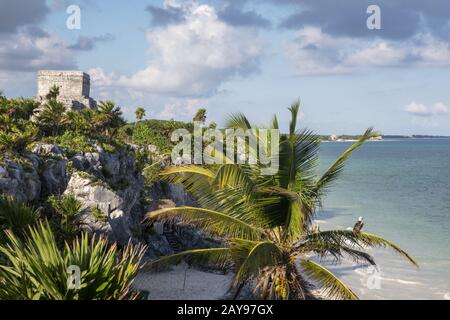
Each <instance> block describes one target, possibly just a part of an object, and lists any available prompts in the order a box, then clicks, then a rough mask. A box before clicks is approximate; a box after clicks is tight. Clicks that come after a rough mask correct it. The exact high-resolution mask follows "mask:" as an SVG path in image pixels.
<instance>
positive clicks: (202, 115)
mask: <svg viewBox="0 0 450 320" xmlns="http://www.w3.org/2000/svg"><path fill="white" fill-rule="evenodd" d="M192 120H193V121H200V122H202V123H205V121H206V109H203V108H202V109H198V111H197V113H196V114H195V116H194V118H193V119H192Z"/></svg>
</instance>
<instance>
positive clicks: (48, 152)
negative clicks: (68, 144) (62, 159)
mask: <svg viewBox="0 0 450 320" xmlns="http://www.w3.org/2000/svg"><path fill="white" fill-rule="evenodd" d="M31 152H32V153H35V154H38V155H43V156H57V155H63V154H64V153H66V152H67V150H66V149H64V148H61V147H59V146H57V145H54V144H50V143H40V142H39V143H35V144H34V146H33V149H32V150H31Z"/></svg>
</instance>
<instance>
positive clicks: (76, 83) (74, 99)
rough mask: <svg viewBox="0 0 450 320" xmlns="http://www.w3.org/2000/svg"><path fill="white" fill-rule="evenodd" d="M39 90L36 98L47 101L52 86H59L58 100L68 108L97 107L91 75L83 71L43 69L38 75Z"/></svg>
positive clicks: (42, 101)
mask: <svg viewBox="0 0 450 320" xmlns="http://www.w3.org/2000/svg"><path fill="white" fill-rule="evenodd" d="M37 82H38V92H37V96H36V100H37V101H39V102H41V103H45V102H46V100H47V99H46V95H47V94H48V93H49V91H50V88H51V87H52V86H55V85H56V86H58V87H59V96H58V101H59V102H61V103H63V104H64V105H65V106H66V107H67V108H68V109H71V110H81V109H84V108H91V109H96V108H97V103H96V101H95V100H94V99H92V98H91V97H90V96H89V95H90V77H89V75H88V74H86V73H84V72H81V71H54V70H41V71H39V72H38V76H37Z"/></svg>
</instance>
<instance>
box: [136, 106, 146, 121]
mask: <svg viewBox="0 0 450 320" xmlns="http://www.w3.org/2000/svg"><path fill="white" fill-rule="evenodd" d="M135 115H136V119H137V120H138V121H141V120H142V119H144V117H145V109H144V108H142V107H139V108H137V109H136V112H135Z"/></svg>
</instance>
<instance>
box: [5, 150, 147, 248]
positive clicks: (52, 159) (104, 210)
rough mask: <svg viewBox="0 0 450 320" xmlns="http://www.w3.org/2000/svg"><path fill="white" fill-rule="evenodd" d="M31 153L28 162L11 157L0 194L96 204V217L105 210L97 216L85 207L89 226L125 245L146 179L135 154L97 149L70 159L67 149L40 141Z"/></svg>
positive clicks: (22, 199)
mask: <svg viewBox="0 0 450 320" xmlns="http://www.w3.org/2000/svg"><path fill="white" fill-rule="evenodd" d="M32 151H33V153H30V154H28V155H27V156H26V158H25V160H27V161H26V165H25V164H19V163H16V162H14V161H9V160H4V161H3V164H1V165H0V194H6V195H10V196H13V197H14V198H15V199H16V200H17V201H18V202H40V201H45V199H46V198H47V197H48V196H49V195H59V194H63V193H65V194H73V195H74V196H75V197H76V198H77V199H78V200H79V201H80V202H81V203H82V205H83V207H84V208H85V209H94V208H95V210H94V211H96V213H97V215H98V214H99V212H100V213H101V214H102V219H98V217H96V216H95V214H94V213H93V210H86V211H85V212H86V213H85V215H84V217H83V222H84V228H85V229H86V230H88V231H90V232H96V233H99V232H101V233H106V234H107V235H108V236H109V237H110V238H111V239H112V240H114V241H119V242H121V243H126V242H128V241H129V239H130V238H133V232H132V229H133V227H134V226H136V225H139V224H140V220H139V219H136V217H135V215H133V214H132V210H133V207H134V206H135V204H136V203H137V201H138V200H139V197H140V194H141V191H142V188H143V183H144V182H143V177H142V176H141V174H140V173H139V172H138V170H137V168H136V163H135V159H134V157H133V156H132V155H131V154H129V153H127V152H126V151H124V152H117V153H106V152H104V151H103V150H101V149H100V148H98V152H95V153H85V154H77V155H75V156H74V157H71V158H67V157H66V151H65V150H64V149H62V148H59V147H57V146H54V145H51V144H36V145H35V146H34V148H33V150H32ZM69 164H70V165H69ZM97 209H98V210H97ZM103 218H105V219H103ZM103 220H106V221H103Z"/></svg>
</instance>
